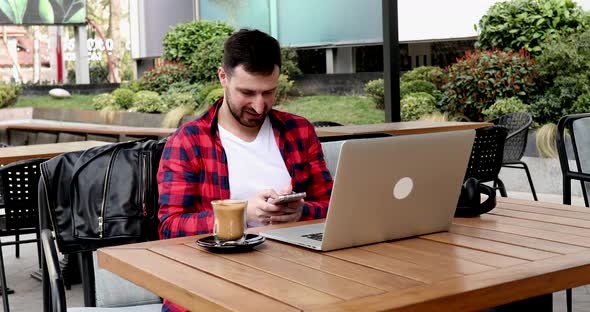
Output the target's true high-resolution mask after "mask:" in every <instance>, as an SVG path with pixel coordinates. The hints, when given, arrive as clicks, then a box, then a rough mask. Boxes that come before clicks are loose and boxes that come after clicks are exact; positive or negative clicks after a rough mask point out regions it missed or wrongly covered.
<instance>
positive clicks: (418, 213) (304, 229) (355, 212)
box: [260, 130, 475, 251]
mask: <svg viewBox="0 0 590 312" xmlns="http://www.w3.org/2000/svg"><path fill="white" fill-rule="evenodd" d="M474 138H475V130H463V131H450V132H440V133H432V134H417V135H405V136H399V137H388V138H375V139H361V140H350V141H346V142H344V143H343V144H342V147H341V151H340V155H339V160H338V163H337V165H336V172H335V177H336V178H335V179H334V186H333V189H332V197H331V198H330V206H329V208H328V215H327V217H326V220H325V222H323V223H316V224H307V225H299V226H292V227H286V228H281V229H275V230H268V231H263V232H261V233H260V234H261V235H262V236H265V237H267V238H270V239H274V240H279V241H284V242H287V243H292V244H297V245H301V246H304V247H307V248H312V249H316V250H324V251H328V250H334V249H340V248H346V247H353V246H359V245H365V244H372V243H378V242H383V241H388V240H394V239H401V238H406V237H412V236H416V235H423V234H428V233H435V232H441V231H447V230H448V229H449V228H450V226H451V222H452V219H453V215H454V212H455V208H456V206H457V201H458V199H459V194H460V191H461V184H462V182H463V178H464V176H465V171H466V168H467V163H468V160H469V156H470V154H471V146H472V144H473V141H474Z"/></svg>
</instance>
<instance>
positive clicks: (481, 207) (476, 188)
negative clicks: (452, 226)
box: [455, 178, 496, 218]
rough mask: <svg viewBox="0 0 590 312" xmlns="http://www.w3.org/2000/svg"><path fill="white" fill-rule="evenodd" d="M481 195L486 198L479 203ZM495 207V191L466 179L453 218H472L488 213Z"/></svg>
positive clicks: (475, 180) (474, 180)
mask: <svg viewBox="0 0 590 312" xmlns="http://www.w3.org/2000/svg"><path fill="white" fill-rule="evenodd" d="M481 194H484V195H486V196H487V198H486V200H485V201H484V202H481ZM495 207H496V190H495V189H494V188H492V187H489V186H487V185H485V184H483V183H480V182H479V181H477V179H475V178H468V179H467V180H465V182H464V183H463V186H462V187H461V195H460V196H459V203H458V204H457V210H455V217H460V218H473V217H477V216H479V215H481V214H484V213H486V212H490V211H491V210H492V209H494V208H495Z"/></svg>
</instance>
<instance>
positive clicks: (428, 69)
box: [400, 66, 445, 89]
mask: <svg viewBox="0 0 590 312" xmlns="http://www.w3.org/2000/svg"><path fill="white" fill-rule="evenodd" d="M444 77H445V71H444V70H443V69H442V68H440V67H438V66H420V67H416V68H414V69H412V70H411V71H409V72H406V73H404V74H403V75H402V77H401V78H400V82H402V83H404V82H410V81H415V80H423V81H428V82H430V83H432V84H433V85H435V86H436V88H437V89H439V88H440V87H442V85H443V81H444Z"/></svg>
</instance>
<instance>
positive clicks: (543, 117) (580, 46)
mask: <svg viewBox="0 0 590 312" xmlns="http://www.w3.org/2000/svg"><path fill="white" fill-rule="evenodd" d="M589 42H590V31H586V32H584V33H581V34H573V35H571V36H568V37H565V38H562V39H552V40H549V41H547V42H546V43H544V44H543V54H541V55H539V56H538V57H537V58H536V60H535V62H536V64H535V69H536V71H537V72H538V74H539V77H540V80H541V81H542V82H543V90H544V93H543V94H542V95H541V96H539V97H538V98H537V99H536V100H535V101H534V102H532V103H531V113H532V114H533V117H534V118H535V121H536V122H538V123H540V124H545V123H548V122H553V123H557V121H558V120H559V118H560V117H561V116H563V115H565V114H568V113H570V112H571V109H572V106H573V105H574V103H575V102H576V100H577V99H578V97H579V96H580V95H582V94H585V93H590V44H588V43H589Z"/></svg>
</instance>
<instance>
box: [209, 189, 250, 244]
mask: <svg viewBox="0 0 590 312" xmlns="http://www.w3.org/2000/svg"><path fill="white" fill-rule="evenodd" d="M211 205H212V206H213V214H214V223H213V235H214V236H215V242H216V243H217V244H223V243H235V244H243V243H244V242H245V240H246V234H245V231H246V207H247V206H248V201H247V200H236V199H220V200H214V201H212V202H211Z"/></svg>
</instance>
